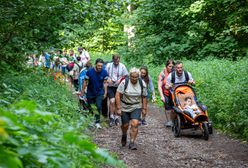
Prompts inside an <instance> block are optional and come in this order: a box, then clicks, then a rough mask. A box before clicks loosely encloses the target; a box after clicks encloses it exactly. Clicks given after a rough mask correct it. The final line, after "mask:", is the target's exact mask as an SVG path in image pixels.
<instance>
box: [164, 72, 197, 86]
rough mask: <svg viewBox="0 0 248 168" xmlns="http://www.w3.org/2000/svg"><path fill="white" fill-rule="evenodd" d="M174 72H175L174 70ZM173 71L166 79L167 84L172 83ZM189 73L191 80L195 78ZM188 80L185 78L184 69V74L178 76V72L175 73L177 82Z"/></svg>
mask: <svg viewBox="0 0 248 168" xmlns="http://www.w3.org/2000/svg"><path fill="white" fill-rule="evenodd" d="M172 73H174V72H172ZM172 73H170V74H169V75H168V77H167V79H166V85H170V84H171V78H172ZM188 75H189V80H190V81H191V80H193V78H192V75H191V73H189V72H188ZM183 82H186V78H185V74H184V71H183V74H182V75H181V76H177V73H176V74H175V84H176V83H183Z"/></svg>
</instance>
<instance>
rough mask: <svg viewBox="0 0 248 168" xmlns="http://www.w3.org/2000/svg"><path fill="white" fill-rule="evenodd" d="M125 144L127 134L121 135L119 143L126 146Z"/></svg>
mask: <svg viewBox="0 0 248 168" xmlns="http://www.w3.org/2000/svg"><path fill="white" fill-rule="evenodd" d="M126 144H127V135H122V137H121V145H122V146H126Z"/></svg>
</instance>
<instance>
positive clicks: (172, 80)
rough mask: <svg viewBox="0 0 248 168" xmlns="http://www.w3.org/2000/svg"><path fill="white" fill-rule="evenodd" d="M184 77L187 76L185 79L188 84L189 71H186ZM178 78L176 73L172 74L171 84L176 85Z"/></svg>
mask: <svg viewBox="0 0 248 168" xmlns="http://www.w3.org/2000/svg"><path fill="white" fill-rule="evenodd" d="M184 75H185V79H186V82H188V81H189V74H188V72H187V71H184ZM175 78H176V71H174V72H172V73H171V83H172V84H174V83H175V80H176V79H175Z"/></svg>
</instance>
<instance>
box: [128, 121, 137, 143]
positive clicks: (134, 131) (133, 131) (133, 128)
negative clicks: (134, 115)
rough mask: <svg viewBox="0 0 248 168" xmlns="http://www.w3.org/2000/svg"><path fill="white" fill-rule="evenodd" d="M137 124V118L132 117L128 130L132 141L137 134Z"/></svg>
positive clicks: (132, 141)
mask: <svg viewBox="0 0 248 168" xmlns="http://www.w3.org/2000/svg"><path fill="white" fill-rule="evenodd" d="M138 125H139V120H136V119H132V120H131V130H130V141H131V143H134V142H135V140H136V137H137V134H138Z"/></svg>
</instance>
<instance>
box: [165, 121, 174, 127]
mask: <svg viewBox="0 0 248 168" xmlns="http://www.w3.org/2000/svg"><path fill="white" fill-rule="evenodd" d="M164 125H165V127H171V126H172V125H173V124H172V121H168V122H165V124H164Z"/></svg>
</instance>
